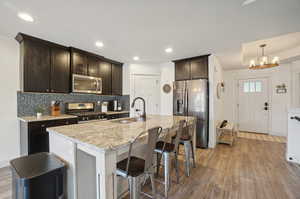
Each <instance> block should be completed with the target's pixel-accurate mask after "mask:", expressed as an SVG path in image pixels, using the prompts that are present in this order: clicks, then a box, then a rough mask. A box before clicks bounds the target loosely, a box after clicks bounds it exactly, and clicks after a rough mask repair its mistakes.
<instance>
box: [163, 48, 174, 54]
mask: <svg viewBox="0 0 300 199" xmlns="http://www.w3.org/2000/svg"><path fill="white" fill-rule="evenodd" d="M165 51H166V53H171V52H173V49H172V48H166V49H165Z"/></svg>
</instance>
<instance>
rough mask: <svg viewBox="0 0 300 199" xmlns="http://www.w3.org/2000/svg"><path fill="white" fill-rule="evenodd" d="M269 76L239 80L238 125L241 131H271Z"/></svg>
mask: <svg viewBox="0 0 300 199" xmlns="http://www.w3.org/2000/svg"><path fill="white" fill-rule="evenodd" d="M268 82H269V81H268V79H267V78H259V79H243V80H239V81H238V91H239V92H238V104H237V106H238V127H239V130H240V131H246V132H255V133H268V132H269V111H270V106H269V104H270V102H269V83H268Z"/></svg>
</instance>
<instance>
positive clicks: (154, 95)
mask: <svg viewBox="0 0 300 199" xmlns="http://www.w3.org/2000/svg"><path fill="white" fill-rule="evenodd" d="M136 97H142V98H144V99H145V101H146V113H147V114H154V115H155V114H160V77H159V76H156V75H134V95H133V98H132V99H131V100H133V99H134V98H136ZM142 108H143V106H142V104H141V101H140V100H139V101H137V103H136V106H135V109H140V110H141V109H142Z"/></svg>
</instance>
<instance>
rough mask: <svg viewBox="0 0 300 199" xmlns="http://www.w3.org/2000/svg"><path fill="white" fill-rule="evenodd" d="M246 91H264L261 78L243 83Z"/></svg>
mask: <svg viewBox="0 0 300 199" xmlns="http://www.w3.org/2000/svg"><path fill="white" fill-rule="evenodd" d="M243 84H244V85H243V88H244V89H243V91H244V93H249V92H250V93H260V92H262V83H261V81H259V80H249V81H245V82H244V83H243Z"/></svg>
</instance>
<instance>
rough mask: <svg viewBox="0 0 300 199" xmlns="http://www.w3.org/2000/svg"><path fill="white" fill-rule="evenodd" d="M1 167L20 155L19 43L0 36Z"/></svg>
mask: <svg viewBox="0 0 300 199" xmlns="http://www.w3.org/2000/svg"><path fill="white" fill-rule="evenodd" d="M0 55H1V58H0V67H1V73H0V93H1V97H0V104H1V108H0V121H1V123H0V124H1V125H0V167H3V166H6V165H7V164H8V161H9V160H11V159H12V158H15V157H17V156H18V155H19V133H18V132H19V130H18V124H19V123H18V120H17V90H18V88H19V72H18V70H19V69H18V68H19V45H18V43H17V42H16V41H15V40H14V39H13V38H6V37H2V36H0Z"/></svg>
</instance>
